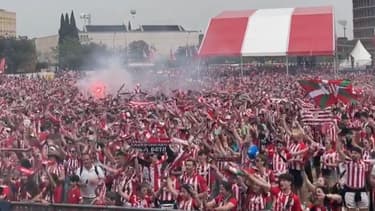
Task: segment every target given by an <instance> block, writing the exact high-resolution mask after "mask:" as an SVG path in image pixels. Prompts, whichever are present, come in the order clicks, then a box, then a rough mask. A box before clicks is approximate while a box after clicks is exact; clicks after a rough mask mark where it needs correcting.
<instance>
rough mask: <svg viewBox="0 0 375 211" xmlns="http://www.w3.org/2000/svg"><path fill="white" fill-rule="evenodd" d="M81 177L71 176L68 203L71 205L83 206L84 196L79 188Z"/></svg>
mask: <svg viewBox="0 0 375 211" xmlns="http://www.w3.org/2000/svg"><path fill="white" fill-rule="evenodd" d="M79 181H80V179H79V176H77V175H72V176H70V187H69V190H68V199H67V203H69V204H81V203H82V199H83V198H82V196H81V190H80V187H79Z"/></svg>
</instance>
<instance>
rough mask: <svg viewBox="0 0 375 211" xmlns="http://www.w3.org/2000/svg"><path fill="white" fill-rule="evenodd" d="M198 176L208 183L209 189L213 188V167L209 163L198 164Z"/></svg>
mask: <svg viewBox="0 0 375 211" xmlns="http://www.w3.org/2000/svg"><path fill="white" fill-rule="evenodd" d="M197 171H198V174H199V175H201V176H202V177H203V178H204V179H205V180H206V182H207V187H211V184H210V183H211V167H210V164H209V163H204V164H198V167H197Z"/></svg>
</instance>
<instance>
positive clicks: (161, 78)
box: [77, 55, 200, 95]
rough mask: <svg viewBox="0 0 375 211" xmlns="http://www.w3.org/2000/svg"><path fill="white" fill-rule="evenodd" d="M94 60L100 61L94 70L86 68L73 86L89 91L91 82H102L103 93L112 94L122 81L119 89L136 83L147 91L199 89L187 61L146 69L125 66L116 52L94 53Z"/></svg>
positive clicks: (126, 88)
mask: <svg viewBox="0 0 375 211" xmlns="http://www.w3.org/2000/svg"><path fill="white" fill-rule="evenodd" d="M95 61H96V62H97V63H100V67H103V68H100V69H98V70H87V71H85V72H86V75H85V76H83V77H82V78H81V79H80V80H79V81H78V82H77V86H78V88H79V89H80V91H81V92H82V93H85V94H92V88H93V86H95V85H97V84H103V85H104V86H105V92H106V94H112V95H114V94H116V93H117V91H118V90H119V89H120V87H121V86H122V85H123V84H125V86H124V87H123V90H121V91H122V92H131V91H132V90H134V88H135V87H136V85H137V84H140V85H141V89H142V90H145V91H146V92H148V93H157V92H163V93H165V94H168V93H170V91H171V90H176V89H179V90H196V91H197V90H199V89H200V85H199V84H200V82H198V81H197V80H193V79H192V77H194V74H195V71H196V68H197V67H196V66H194V65H190V66H186V67H180V68H178V69H170V68H161V67H159V68H154V69H153V70H150V69H152V68H149V69H148V70H141V69H139V70H137V69H135V70H134V69H128V68H127V67H126V66H125V65H124V62H123V58H121V57H119V56H103V55H101V56H98V55H96V57H95Z"/></svg>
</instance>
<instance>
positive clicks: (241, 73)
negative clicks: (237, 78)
mask: <svg viewBox="0 0 375 211" xmlns="http://www.w3.org/2000/svg"><path fill="white" fill-rule="evenodd" d="M241 76H242V77H243V57H242V55H241Z"/></svg>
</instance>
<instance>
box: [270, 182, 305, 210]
mask: <svg viewBox="0 0 375 211" xmlns="http://www.w3.org/2000/svg"><path fill="white" fill-rule="evenodd" d="M271 194H272V196H273V197H274V198H275V202H274V205H273V210H274V211H302V206H301V202H300V200H299V198H298V196H297V195H296V194H294V193H293V192H290V193H288V194H285V193H283V192H282V191H281V190H280V188H279V187H273V188H271Z"/></svg>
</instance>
